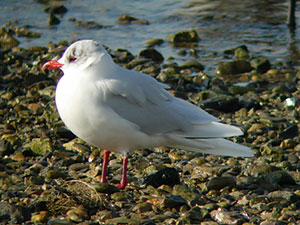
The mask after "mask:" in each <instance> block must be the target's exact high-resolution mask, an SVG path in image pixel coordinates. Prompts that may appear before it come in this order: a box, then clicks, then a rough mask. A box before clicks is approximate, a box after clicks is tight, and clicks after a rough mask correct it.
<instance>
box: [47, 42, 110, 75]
mask: <svg viewBox="0 0 300 225" xmlns="http://www.w3.org/2000/svg"><path fill="white" fill-rule="evenodd" d="M105 54H106V51H105V49H104V48H103V47H102V46H101V45H100V44H99V43H98V42H96V41H94V40H81V41H76V42H74V43H73V44H72V45H70V46H69V47H68V48H67V49H66V50H65V52H64V54H63V56H62V57H61V58H60V59H59V60H51V61H49V62H46V63H45V64H44V65H43V67H42V69H43V70H46V69H55V68H60V69H62V70H67V69H75V70H77V69H85V68H87V67H89V66H91V65H92V64H93V63H96V62H98V61H100V60H101V58H102V56H103V55H105Z"/></svg>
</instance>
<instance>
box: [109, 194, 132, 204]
mask: <svg viewBox="0 0 300 225" xmlns="http://www.w3.org/2000/svg"><path fill="white" fill-rule="evenodd" d="M110 197H111V199H112V200H114V201H118V202H119V201H127V200H128V195H127V194H126V193H125V192H115V193H112V194H111V195H110Z"/></svg>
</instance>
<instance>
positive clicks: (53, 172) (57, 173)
mask: <svg viewBox="0 0 300 225" xmlns="http://www.w3.org/2000/svg"><path fill="white" fill-rule="evenodd" d="M45 177H46V179H48V180H52V179H57V178H66V177H67V173H66V172H64V171H62V170H59V169H49V170H48V171H47V173H46V176H45Z"/></svg>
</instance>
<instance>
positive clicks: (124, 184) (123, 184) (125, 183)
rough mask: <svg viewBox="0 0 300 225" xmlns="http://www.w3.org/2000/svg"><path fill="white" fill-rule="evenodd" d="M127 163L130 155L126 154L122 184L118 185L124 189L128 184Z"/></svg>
mask: <svg viewBox="0 0 300 225" xmlns="http://www.w3.org/2000/svg"><path fill="white" fill-rule="evenodd" d="M127 163H128V157H127V156H125V157H124V158H123V172H122V180H121V182H120V184H118V185H117V187H118V188H120V189H124V188H125V187H126V185H127Z"/></svg>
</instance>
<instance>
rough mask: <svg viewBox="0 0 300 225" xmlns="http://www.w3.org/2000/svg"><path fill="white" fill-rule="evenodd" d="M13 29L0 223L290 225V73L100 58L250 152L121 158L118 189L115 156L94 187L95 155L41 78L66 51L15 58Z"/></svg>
mask: <svg viewBox="0 0 300 225" xmlns="http://www.w3.org/2000/svg"><path fill="white" fill-rule="evenodd" d="M23 29H25V28H23ZM17 30H18V29H16V28H13V27H10V28H8V27H5V28H2V30H1V33H0V37H1V50H0V73H1V77H0V105H1V108H0V138H1V139H0V156H1V158H0V183H1V189H0V196H1V202H0V221H1V224H7V223H10V224H74V223H76V224H145V225H146V224H147V225H152V224H178V225H180V224H201V225H215V224H243V225H250V224H261V225H269V224H276V225H277V224H278V225H281V224H284V225H285V224H289V225H290V224H300V186H299V182H300V174H299V169H300V138H299V127H298V126H299V125H298V124H299V118H300V115H299V109H300V108H299V107H300V100H299V98H298V96H299V95H300V90H299V88H298V87H299V81H300V71H297V70H294V69H290V68H284V67H283V66H282V65H280V63H277V64H276V65H272V64H271V63H270V62H269V61H268V59H266V58H264V57H259V58H252V56H251V53H250V52H249V51H248V50H247V47H246V46H237V47H236V48H234V49H228V50H227V51H225V52H224V55H226V58H228V59H227V60H226V62H220V65H219V67H218V68H217V70H216V74H213V75H212V76H211V75H209V74H205V73H204V72H202V71H203V68H204V67H205V65H202V64H201V63H199V62H198V61H197V58H196V57H195V61H188V62H186V63H185V64H182V65H178V64H177V63H175V62H174V61H172V59H167V60H166V59H165V60H164V59H163V56H162V55H161V54H160V53H159V52H157V51H156V50H155V49H152V48H151V49H145V50H142V51H141V53H140V54H139V56H133V55H132V54H131V53H130V52H128V51H126V50H124V49H117V50H109V51H110V53H111V55H112V56H113V58H114V60H115V61H116V63H118V64H120V65H122V66H124V67H126V68H128V69H134V70H137V71H141V72H144V73H147V74H149V75H150V76H154V77H156V78H157V79H158V80H160V81H162V82H165V83H168V84H169V85H170V86H171V87H172V88H171V90H170V92H171V93H172V94H174V95H175V96H177V97H181V98H183V99H186V100H188V101H190V102H192V103H194V104H196V105H199V106H200V107H202V108H203V109H205V110H207V111H208V112H209V113H211V114H213V115H215V116H217V117H218V118H220V119H221V120H222V121H224V123H228V124H234V125H236V126H239V127H241V129H242V130H244V132H245V134H244V136H241V137H234V138H232V140H233V141H235V142H238V143H240V144H243V145H247V146H249V147H251V148H252V149H253V151H254V152H255V157H254V158H234V157H218V156H212V155H203V154H200V153H195V152H188V151H184V150H178V149H171V148H154V149H143V150H138V151H136V152H134V153H133V154H131V155H130V157H129V166H128V167H129V168H128V173H129V174H128V179H129V185H128V187H126V189H125V190H119V189H118V188H116V187H115V186H114V185H113V184H116V183H118V181H119V180H120V177H121V169H122V165H121V163H122V161H121V158H120V155H118V154H112V155H111V162H110V167H109V171H108V173H109V174H108V178H109V183H110V184H101V183H100V182H99V181H100V172H101V165H102V156H103V152H102V150H101V149H96V148H94V147H91V146H88V145H87V144H86V143H84V142H83V141H81V140H79V139H77V138H76V137H75V136H74V135H73V134H72V133H71V132H70V131H69V130H67V129H66V128H65V126H64V124H63V122H62V121H61V120H60V119H59V116H58V114H57V112H56V107H55V103H54V93H55V85H56V83H57V81H58V79H59V78H60V76H61V74H62V73H61V71H58V70H57V71H50V72H47V73H45V72H43V71H42V70H41V66H42V65H43V63H45V62H46V61H47V60H50V59H53V58H55V57H59V56H60V55H61V54H62V52H63V51H64V49H65V48H66V47H67V46H68V45H69V44H70V43H67V42H66V41H62V42H61V43H59V44H49V45H48V46H45V47H32V48H30V49H22V48H19V47H17V45H18V43H17V42H15V41H16V39H14V36H15V35H16V34H17V32H16V31H17ZM19 30H20V29H19ZM25 31H26V32H30V31H29V30H26V29H25ZM23 32H24V31H23ZM24 35H25V34H24ZM31 35H33V34H31ZM176 35H177V36H176ZM178 35H179V36H178ZM180 35H181V36H180ZM182 36H184V39H182ZM3 40H4V41H3ZM14 40H15V41H14ZM168 40H169V41H170V43H171V44H173V45H175V46H178V45H180V46H185V47H187V51H190V52H193V45H194V44H195V42H197V41H199V40H198V39H197V34H195V31H189V32H187V33H184V32H179V33H178V34H175V35H174V36H172V37H169V38H168ZM156 41H159V42H160V43H161V41H162V40H152V41H150V43H151V44H152V45H153V43H154V44H155V43H156ZM145 119H146V118H145ZM99 132H101V130H100V131H99Z"/></svg>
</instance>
